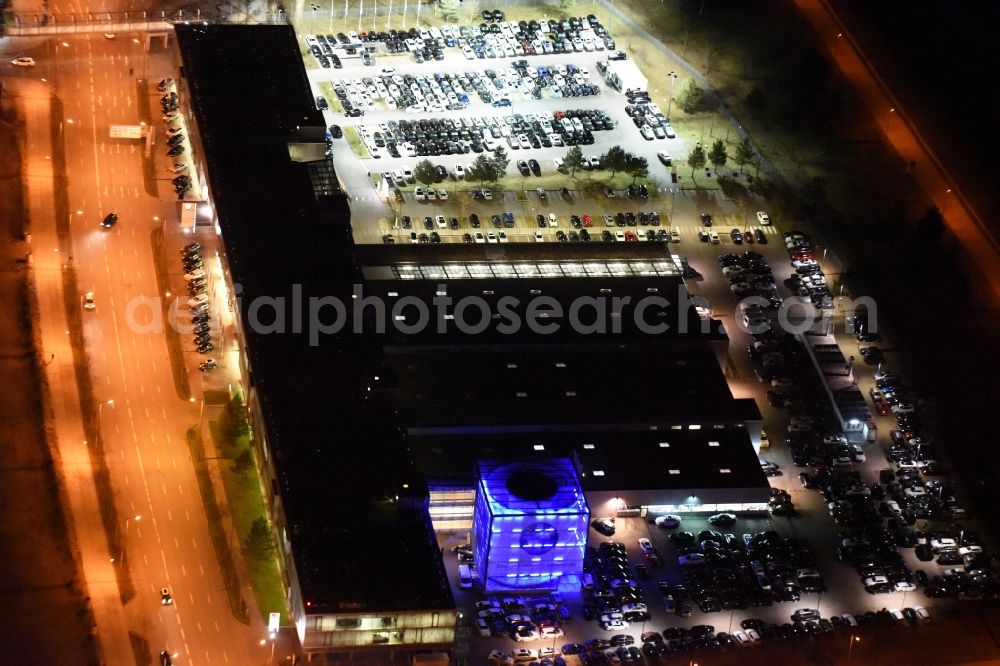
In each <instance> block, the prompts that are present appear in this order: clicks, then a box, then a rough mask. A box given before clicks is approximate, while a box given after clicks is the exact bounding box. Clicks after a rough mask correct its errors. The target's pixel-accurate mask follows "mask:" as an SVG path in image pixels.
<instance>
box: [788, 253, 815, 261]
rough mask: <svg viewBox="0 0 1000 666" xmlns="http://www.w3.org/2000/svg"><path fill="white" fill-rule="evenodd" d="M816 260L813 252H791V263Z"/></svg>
mask: <svg viewBox="0 0 1000 666" xmlns="http://www.w3.org/2000/svg"><path fill="white" fill-rule="evenodd" d="M815 259H816V253H815V252H792V261H807V260H813V261H815Z"/></svg>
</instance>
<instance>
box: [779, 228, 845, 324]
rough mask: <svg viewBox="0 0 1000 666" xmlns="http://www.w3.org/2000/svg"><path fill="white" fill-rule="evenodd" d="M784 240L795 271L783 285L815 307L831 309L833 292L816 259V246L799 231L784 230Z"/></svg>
mask: <svg viewBox="0 0 1000 666" xmlns="http://www.w3.org/2000/svg"><path fill="white" fill-rule="evenodd" d="M784 240H785V248H786V249H787V250H788V254H789V258H790V259H791V260H792V268H793V269H794V271H795V272H794V273H793V274H792V276H791V277H790V278H788V279H787V280H786V281H785V286H787V287H788V288H789V289H790V290H791V291H792V293H794V294H795V295H796V296H798V297H799V298H801V299H803V300H806V301H808V302H811V303H812V304H813V306H815V307H817V308H820V309H823V310H829V309H832V308H833V294H832V293H830V287H829V285H827V282H826V276H825V275H824V274H823V269H822V268H821V267H820V265H819V262H818V261H816V248H815V246H814V245H813V243H812V241H810V240H809V237H808V236H807V235H806V234H804V233H802V232H801V231H786V232H785V233H784Z"/></svg>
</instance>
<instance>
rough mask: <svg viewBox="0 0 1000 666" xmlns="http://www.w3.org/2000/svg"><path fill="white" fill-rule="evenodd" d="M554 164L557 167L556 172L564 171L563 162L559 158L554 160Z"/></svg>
mask: <svg viewBox="0 0 1000 666" xmlns="http://www.w3.org/2000/svg"><path fill="white" fill-rule="evenodd" d="M552 164H553V165H555V167H556V171H559V170H561V169H562V165H563V161H562V160H561V159H559V158H558V157H557V158H555V159H554V160H552Z"/></svg>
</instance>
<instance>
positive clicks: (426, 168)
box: [413, 160, 438, 185]
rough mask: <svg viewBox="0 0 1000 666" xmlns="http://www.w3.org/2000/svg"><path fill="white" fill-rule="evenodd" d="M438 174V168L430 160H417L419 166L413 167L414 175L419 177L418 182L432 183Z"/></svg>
mask: <svg viewBox="0 0 1000 666" xmlns="http://www.w3.org/2000/svg"><path fill="white" fill-rule="evenodd" d="M437 175H438V173H437V168H436V167H435V166H434V165H433V164H431V161H430V160H420V161H419V162H417V166H416V167H414V168H413V177H414V178H416V179H417V182H419V183H423V184H424V185H430V184H431V183H433V182H434V181H435V180H437Z"/></svg>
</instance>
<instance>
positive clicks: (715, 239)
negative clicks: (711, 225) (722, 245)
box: [708, 231, 720, 245]
mask: <svg viewBox="0 0 1000 666" xmlns="http://www.w3.org/2000/svg"><path fill="white" fill-rule="evenodd" d="M708 240H709V241H710V242H711V243H712V245H718V244H719V242H720V241H719V234H718V233H717V232H715V231H709V232H708Z"/></svg>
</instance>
